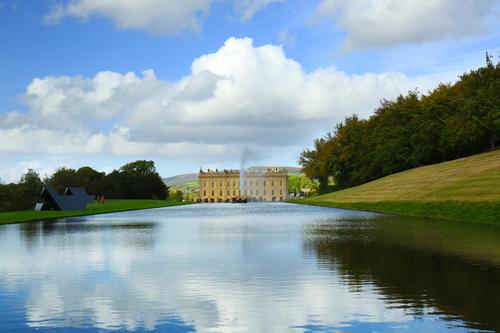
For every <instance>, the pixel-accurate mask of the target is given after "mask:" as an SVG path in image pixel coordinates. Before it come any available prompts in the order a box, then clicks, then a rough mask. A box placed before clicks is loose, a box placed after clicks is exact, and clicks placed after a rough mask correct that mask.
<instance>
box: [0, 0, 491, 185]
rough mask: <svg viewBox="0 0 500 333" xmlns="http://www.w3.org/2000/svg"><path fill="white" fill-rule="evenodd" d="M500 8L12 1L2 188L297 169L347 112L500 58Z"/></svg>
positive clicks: (5, 40)
mask: <svg viewBox="0 0 500 333" xmlns="http://www.w3.org/2000/svg"><path fill="white" fill-rule="evenodd" d="M499 8H500V2H499V1H498V0H484V1H474V0H463V1H458V0H436V1H432V2H424V3H420V2H419V1H417V0H408V1H403V2H402V1H396V0H379V1H363V0H353V1H347V0H317V1H313V0H311V1H296V0H216V1H215V0H186V1H183V2H179V1H176V0H144V1H140V2H138V1H132V0H72V1H58V0H51V1H28V0H17V1H16V0H0V45H2V48H1V49H0V50H1V52H0V155H1V156H2V158H1V160H0V179H1V180H2V181H4V182H8V181H16V180H18V179H19V177H20V176H21V174H22V173H23V172H25V171H26V170H27V168H35V169H36V170H37V171H39V172H40V173H41V174H42V175H43V174H49V173H51V172H52V171H53V170H54V169H55V168H57V167H59V166H63V165H65V166H68V167H74V168H77V167H79V166H83V165H90V166H92V167H95V168H96V169H99V170H105V171H109V170H111V169H113V168H117V167H119V166H120V165H121V164H123V163H125V162H128V161H132V160H135V159H139V158H141V159H142V158H146V159H152V160H154V161H155V162H156V163H157V168H158V170H159V171H160V173H161V174H162V175H163V176H169V175H174V174H178V173H184V172H194V171H196V170H197V169H198V168H199V167H200V166H204V167H219V168H224V167H226V168H233V167H237V166H239V164H240V159H241V155H242V152H247V155H248V159H249V163H250V164H258V165H276V164H280V165H296V164H297V158H298V155H299V154H300V152H301V151H302V150H303V149H304V148H306V147H307V146H309V145H310V144H311V142H312V139H313V138H315V137H318V136H321V135H323V134H325V133H326V132H328V131H330V130H332V129H333V128H334V125H335V123H337V122H339V121H341V120H342V119H343V118H344V117H345V116H347V115H350V114H353V113H356V114H358V115H361V116H369V115H370V114H371V112H372V111H373V109H374V108H375V107H376V105H377V103H378V101H379V100H380V99H382V98H393V97H395V96H397V95H398V94H400V93H405V92H407V91H408V90H410V89H414V88H418V89H419V90H420V91H422V92H426V91H427V90H429V89H432V88H433V87H435V86H436V85H437V84H438V83H439V82H453V81H454V80H455V79H456V78H457V75H459V74H460V73H463V72H465V71H468V70H470V69H474V68H476V67H478V66H480V65H482V64H483V63H484V54H485V52H486V51H489V52H492V53H493V54H495V55H498V54H499V46H500V25H499V24H498V22H499V21H500V20H499V18H500V17H499ZM144 71H145V72H144ZM143 72H144V73H143ZM127 73H128V74H127Z"/></svg>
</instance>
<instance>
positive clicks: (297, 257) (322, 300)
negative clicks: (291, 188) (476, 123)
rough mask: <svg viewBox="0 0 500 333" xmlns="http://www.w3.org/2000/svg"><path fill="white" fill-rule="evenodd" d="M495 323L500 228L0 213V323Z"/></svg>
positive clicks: (250, 211)
mask: <svg viewBox="0 0 500 333" xmlns="http://www.w3.org/2000/svg"><path fill="white" fill-rule="evenodd" d="M107 331H109V332H128V331H139V332H143V331H144V332H146V331H147V332H150V331H161V332H165V331H167V332H193V331H200V332H495V331H500V228H498V227H493V226H485V225H472V224H466V223H453V222H443V221H433V220H423V219H416V218H408V217H396V216H390V215H382V214H374V213H367V212H359V211H349V210H341V209H333V208H323V207H311V206H302V205H294V204H286V203H249V204H198V205H191V206H178V207H169V208H160V209H151V210H143V211H134V212H124V213H114V214H107V215H98V216H88V217H79V218H68V219H60V220H56V221H50V222H37V223H24V224H13V225H3V226H0V332H107Z"/></svg>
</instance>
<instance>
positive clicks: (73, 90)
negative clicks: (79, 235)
mask: <svg viewBox="0 0 500 333" xmlns="http://www.w3.org/2000/svg"><path fill="white" fill-rule="evenodd" d="M454 74H455V73H453V75H450V76H449V77H447V76H443V75H436V76H424V77H408V76H406V75H404V74H402V73H396V72H389V73H383V74H373V73H367V74H363V75H349V74H346V73H344V72H342V71H339V70H338V69H336V68H335V67H329V68H322V69H318V70H316V71H312V72H307V71H305V70H304V69H303V68H302V66H301V65H300V63H298V62H297V61H294V60H293V59H290V58H288V57H287V56H286V54H285V52H284V51H283V49H282V48H281V47H279V46H275V45H263V46H258V47H257V46H254V45H253V42H252V40H251V39H249V38H243V39H236V38H230V39H228V40H227V41H226V43H225V44H224V45H223V46H222V47H221V48H220V49H219V50H217V51H216V52H214V53H212V54H207V55H204V56H201V57H199V58H198V59H196V60H194V62H193V63H192V68H191V73H190V74H189V75H187V76H185V77H183V78H181V79H179V80H177V81H174V82H168V81H165V80H161V79H159V78H157V77H156V75H155V74H154V72H153V71H152V70H146V71H144V72H143V73H142V75H137V74H135V73H132V72H129V73H117V72H109V71H103V72H99V73H97V74H96V75H95V76H94V77H90V78H87V77H81V76H74V77H69V76H49V77H44V78H36V79H34V80H33V81H32V82H31V84H30V85H29V86H28V87H27V89H26V92H25V93H24V94H22V96H21V99H22V100H23V101H24V102H25V103H26V105H27V106H28V107H29V109H30V111H29V112H28V113H21V112H9V113H4V114H3V115H1V116H0V152H2V153H11V154H13V153H23V154H49V155H60V156H63V155H65V154H73V155H82V156H86V155H101V156H102V155H104V156H135V157H137V156H150V155H155V156H165V157H171V158H176V159H181V160H182V159H186V158H192V157H193V156H195V157H196V158H198V159H199V162H201V163H203V162H206V161H207V160H208V157H209V156H212V158H214V157H216V158H217V157H218V158H219V160H220V159H221V158H224V157H226V158H227V156H233V157H235V156H238V155H239V153H238V152H239V151H241V149H242V147H244V146H246V147H251V148H252V149H254V150H257V151H258V150H259V149H262V148H263V147H266V148H265V149H262V150H265V151H272V150H273V149H275V150H276V151H278V149H282V148H283V147H291V146H300V147H303V146H305V145H307V144H309V142H310V141H311V139H312V138H313V137H315V136H317V135H321V134H322V133H325V132H326V131H328V130H331V129H332V128H333V126H334V124H335V123H336V122H338V121H340V120H342V119H343V118H344V117H345V116H347V115H351V114H353V113H357V114H359V115H361V116H367V115H369V114H370V113H371V112H372V111H373V109H374V108H375V107H376V106H377V104H378V102H379V100H380V99H381V98H392V97H395V96H397V95H398V94H400V93H405V92H407V91H408V90H410V89H414V88H416V87H419V88H420V89H421V90H423V91H425V90H426V89H428V88H432V87H433V86H434V85H435V84H436V83H437V82H439V81H440V80H448V79H449V78H453V77H454ZM290 158H294V157H293V156H290Z"/></svg>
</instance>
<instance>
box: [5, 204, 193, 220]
mask: <svg viewBox="0 0 500 333" xmlns="http://www.w3.org/2000/svg"><path fill="white" fill-rule="evenodd" d="M185 204H188V203H185V202H180V201H165V200H106V203H105V204H104V205H99V204H97V202H94V203H91V204H89V205H87V209H86V210H73V211H34V210H25V211H18V212H8V213H0V224H5V223H18V222H28V221H37V220H47V219H54V218H62V217H72V216H84V215H95V214H105V213H114V212H123V211H129V210H138V209H149V208H160V207H170V206H178V205H185Z"/></svg>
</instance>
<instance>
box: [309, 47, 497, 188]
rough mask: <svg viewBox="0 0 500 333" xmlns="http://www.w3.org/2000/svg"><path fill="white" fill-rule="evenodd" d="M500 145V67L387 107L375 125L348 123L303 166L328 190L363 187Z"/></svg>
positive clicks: (413, 94) (378, 113) (382, 108)
mask: <svg viewBox="0 0 500 333" xmlns="http://www.w3.org/2000/svg"><path fill="white" fill-rule="evenodd" d="M499 141H500V62H499V63H496V64H494V63H493V61H492V58H491V56H490V55H488V54H487V55H486V66H485V67H481V68H479V69H477V70H474V71H471V72H469V73H466V74H464V75H462V76H460V78H459V80H458V82H456V83H455V84H453V85H450V84H448V85H447V84H441V85H439V86H438V87H437V88H436V89H435V90H433V91H431V92H429V93H428V94H427V95H421V94H419V93H418V92H417V91H410V92H409V93H408V94H407V95H405V96H403V95H401V96H399V97H397V98H396V99H395V100H391V101H388V100H384V101H382V102H381V104H380V106H379V107H378V108H377V109H376V110H375V112H374V115H373V116H371V117H370V118H369V119H367V120H363V119H359V118H358V117H357V116H352V117H348V118H346V119H345V120H344V121H343V122H341V123H339V124H338V125H337V126H336V128H335V130H334V131H333V132H331V133H328V134H327V135H326V136H325V137H324V138H320V139H316V140H315V141H314V148H313V149H310V150H305V151H304V152H303V153H302V154H301V156H300V159H299V163H300V164H301V165H302V167H303V170H304V172H305V173H306V175H307V176H308V177H311V178H313V179H317V180H318V181H319V182H320V190H321V191H325V190H327V188H328V179H329V178H333V179H334V181H335V184H336V186H337V187H338V188H345V187H350V186H355V185H358V184H362V183H364V182H367V181H370V180H373V179H377V178H379V177H383V176H386V175H389V174H392V173H395V172H400V171H403V170H407V169H409V168H413V167H418V166H422V165H427V164H432V163H437V162H441V161H446V160H450V159H455V158H459V157H464V156H468V155H471V154H476V153H479V152H484V151H487V150H492V149H495V148H496V147H497V146H498V144H499Z"/></svg>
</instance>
